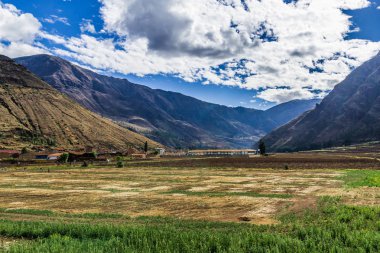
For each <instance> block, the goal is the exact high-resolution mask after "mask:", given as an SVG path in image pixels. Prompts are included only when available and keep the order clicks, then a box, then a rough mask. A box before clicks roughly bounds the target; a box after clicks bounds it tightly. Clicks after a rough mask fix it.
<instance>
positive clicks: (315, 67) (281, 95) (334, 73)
mask: <svg viewBox="0 0 380 253" xmlns="http://www.w3.org/2000/svg"><path fill="white" fill-rule="evenodd" d="M99 1H100V2H101V9H100V14H101V17H102V19H103V21H104V27H103V29H101V31H99V33H98V34H95V33H96V30H95V27H94V26H93V24H92V22H91V21H89V20H87V21H86V20H84V21H83V23H82V24H81V31H82V35H80V36H78V37H70V38H66V37H62V36H57V35H53V34H49V33H47V32H42V31H41V24H40V23H39V22H38V20H37V19H35V18H34V17H33V16H32V15H30V14H23V13H21V12H20V11H18V10H17V9H16V8H15V7H14V6H12V5H3V4H2V5H1V8H0V11H1V14H2V13H4V15H0V38H2V39H6V40H8V41H11V42H13V43H14V42H17V43H24V44H26V45H28V46H29V47H31V48H30V49H29V52H32V51H33V50H46V49H45V48H44V47H43V46H42V45H38V37H42V38H44V39H47V40H50V41H51V42H53V43H56V44H57V45H58V46H57V47H55V48H51V49H50V52H52V53H54V54H57V55H60V56H65V57H69V58H70V59H74V60H75V61H77V62H78V63H80V64H82V65H87V66H89V67H91V68H93V69H98V70H100V71H108V72H119V73H122V74H136V75H139V76H143V75H148V74H170V75H175V76H178V77H180V78H182V79H184V80H186V81H188V82H193V81H199V82H202V83H204V84H210V83H214V84H220V85H230V86H239V87H242V88H246V89H255V90H259V91H260V93H259V94H258V97H259V98H262V99H265V100H267V101H271V102H284V101H287V100H291V99H295V98H311V97H318V96H322V95H324V94H326V93H327V92H328V91H330V90H331V89H332V88H333V87H334V85H336V84H337V83H338V82H340V81H342V80H343V79H344V78H345V76H347V75H348V74H349V73H350V71H352V70H353V69H354V68H355V67H357V66H359V65H360V64H362V63H363V62H364V61H366V60H368V59H369V58H371V57H372V56H374V55H375V54H376V53H377V52H378V51H379V50H380V42H371V41H368V40H359V39H356V40H347V39H346V35H347V34H348V33H349V32H352V30H350V29H351V27H352V23H351V19H350V18H351V17H350V16H349V15H347V14H345V13H344V12H343V10H354V9H361V8H365V7H368V6H369V5H370V4H371V3H370V2H369V1H367V0H334V1H332V0H298V1H292V2H290V3H285V2H284V1H282V0H265V1H262V0H191V1H183V0H165V1H163V0H161V1H159V0H99ZM5 15H7V17H8V18H7V19H1V17H2V16H5ZM8 20H13V21H10V22H8ZM24 23H25V25H26V26H24V27H23V28H22V29H19V30H17V29H14V26H15V25H17V27H18V28H19V27H21V25H20V24H24ZM12 24H13V28H12ZM2 27H3V28H4V29H1V28H2ZM102 35H106V36H102ZM13 45H16V44H13ZM4 47H8V46H5V45H2V47H0V50H1V51H4V50H3V49H2V48H4ZM20 48H21V47H20ZM32 49H33V50H32ZM23 50H24V51H28V49H27V47H24V49H23ZM18 53H19V52H18ZM15 54H17V52H15Z"/></svg>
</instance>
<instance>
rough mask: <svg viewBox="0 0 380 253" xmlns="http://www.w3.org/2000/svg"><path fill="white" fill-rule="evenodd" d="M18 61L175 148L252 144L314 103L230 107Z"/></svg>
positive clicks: (64, 66)
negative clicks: (263, 109)
mask: <svg viewBox="0 0 380 253" xmlns="http://www.w3.org/2000/svg"><path fill="white" fill-rule="evenodd" d="M16 60H17V62H19V63H20V64H23V65H24V66H26V67H27V68H28V69H30V70H31V71H32V72H33V73H35V74H36V75H38V76H40V77H41V78H42V79H43V80H45V81H46V82H48V83H49V84H50V85H52V86H53V87H54V88H56V89H57V90H59V91H61V92H63V93H65V94H67V95H68V96H69V97H71V98H73V99H74V100H76V101H77V102H79V103H81V104H82V105H83V106H85V107H86V108H88V109H90V110H92V111H94V112H97V113H99V114H101V115H103V116H105V117H108V118H111V119H113V120H115V121H118V122H119V123H120V124H122V125H124V126H127V127H130V128H133V129H135V130H137V131H138V132H140V133H143V134H145V135H146V136H148V137H150V138H152V139H154V140H157V141H159V142H160V143H163V144H166V145H168V146H173V147H250V146H252V145H253V144H254V143H255V142H256V141H257V140H258V139H259V138H260V137H262V136H263V135H265V134H266V133H268V132H269V131H271V130H273V129H274V128H277V127H279V126H280V125H282V124H284V123H287V122H289V121H290V120H292V119H294V118H295V117H297V116H299V115H300V114H302V113H303V112H305V111H307V110H310V109H312V108H313V107H314V106H315V103H316V102H317V101H314V100H313V101H302V100H301V101H294V102H291V103H288V104H285V105H284V106H281V105H280V106H277V107H276V108H273V109H271V110H269V111H267V112H264V111H260V110H254V109H247V108H241V107H239V108H230V107H226V106H221V105H216V104H211V103H206V102H203V101H200V100H197V99H195V98H192V97H188V96H185V95H182V94H179V93H175V92H167V91H162V90H154V89H150V88H148V87H146V86H142V85H138V84H134V83H131V82H129V81H128V80H126V79H118V78H113V77H107V76H103V75H99V74H97V73H94V72H92V71H89V70H86V69H83V68H80V67H78V66H76V65H73V64H71V63H70V62H68V61H65V60H63V59H61V58H58V57H54V56H48V55H36V56H30V57H22V58H18V59H16Z"/></svg>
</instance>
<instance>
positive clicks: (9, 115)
mask: <svg viewBox="0 0 380 253" xmlns="http://www.w3.org/2000/svg"><path fill="white" fill-rule="evenodd" d="M145 142H148V143H149V144H150V146H151V147H155V146H156V147H157V146H159V144H158V143H156V142H153V141H151V140H149V139H148V138H146V137H144V136H142V135H139V134H137V133H135V132H132V131H130V130H128V129H126V128H124V127H121V126H119V125H118V124H116V123H114V122H112V121H111V120H109V119H106V118H104V117H101V116H99V115H97V114H95V113H93V112H91V111H89V110H87V109H85V108H84V107H83V106H81V105H79V104H78V103H77V102H75V101H73V100H72V99H70V98H69V97H67V96H66V95H64V94H62V93H60V92H59V91H57V90H56V89H54V88H52V87H51V86H50V85H49V84H47V83H45V82H43V81H42V80H41V79H39V78H38V77H37V76H35V75H34V74H32V73H31V72H29V71H28V70H27V69H26V68H25V67H23V66H21V65H19V64H17V63H15V62H14V61H13V60H12V59H10V58H8V57H6V56H1V55H0V149H1V148H21V147H26V146H29V147H30V146H36V145H43V146H46V145H51V146H60V147H66V148H80V147H81V148H83V147H86V146H94V147H97V148H108V149H118V150H120V149H127V148H128V147H131V146H132V147H136V148H142V147H143V146H144V143H145Z"/></svg>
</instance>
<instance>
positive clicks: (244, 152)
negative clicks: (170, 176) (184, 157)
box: [187, 149, 257, 156]
mask: <svg viewBox="0 0 380 253" xmlns="http://www.w3.org/2000/svg"><path fill="white" fill-rule="evenodd" d="M187 154H188V155H189V156H251V155H256V154H257V151H256V150H254V149H208V150H202V149H201V150H190V151H189V152H188V153H187Z"/></svg>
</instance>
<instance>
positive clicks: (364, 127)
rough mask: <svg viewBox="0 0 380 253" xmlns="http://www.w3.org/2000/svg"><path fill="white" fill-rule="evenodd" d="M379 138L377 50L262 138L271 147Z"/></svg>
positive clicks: (294, 147) (379, 66) (285, 148)
mask: <svg viewBox="0 0 380 253" xmlns="http://www.w3.org/2000/svg"><path fill="white" fill-rule="evenodd" d="M376 140H380V53H379V54H378V55H377V56H376V57H374V58H373V59H371V60H369V61H367V62H365V63H364V64H363V65H362V66H360V67H358V68H356V69H355V70H354V71H353V72H352V73H351V74H350V75H349V76H347V78H346V79H345V80H344V81H342V82H341V83H339V84H338V85H337V86H336V87H335V88H334V90H333V91H332V92H331V93H330V94H329V95H328V96H326V97H325V98H324V99H323V100H322V102H321V103H320V104H319V105H317V106H316V108H315V109H314V110H311V111H309V112H306V113H304V114H303V115H302V116H300V117H299V118H297V119H295V120H293V121H291V122H290V123H289V124H286V125H285V126H283V127H280V128H279V129H277V130H275V131H274V132H272V133H270V134H269V135H267V136H266V137H265V138H263V141H264V143H266V145H267V146H268V148H269V150H271V151H296V150H308V149H319V148H327V147H332V146H342V145H349V144H356V143H362V142H369V141H376Z"/></svg>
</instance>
